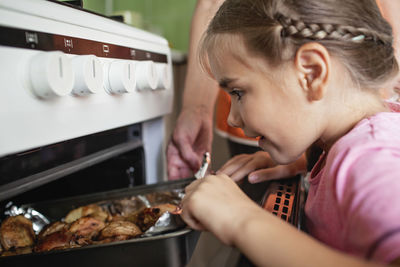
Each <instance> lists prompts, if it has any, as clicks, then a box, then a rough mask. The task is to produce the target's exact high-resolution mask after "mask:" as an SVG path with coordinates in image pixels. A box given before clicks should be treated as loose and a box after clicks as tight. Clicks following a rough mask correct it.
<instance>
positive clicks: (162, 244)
mask: <svg viewBox="0 0 400 267" xmlns="http://www.w3.org/2000/svg"><path fill="white" fill-rule="evenodd" d="M192 181H193V178H188V179H183V180H178V181H169V182H162V183H157V184H152V185H143V186H137V187H133V188H126V189H119V190H113V191H107V192H101V193H95V194H90V195H84V196H78V197H71V198H66V199H60V200H54V201H49V202H41V203H32V204H26V205H23V206H26V207H32V208H33V209H35V210H37V211H39V212H40V213H42V214H44V215H46V216H47V217H48V218H49V219H50V220H60V219H61V218H62V217H64V216H65V215H66V214H67V213H68V211H70V210H72V209H74V208H77V207H80V206H83V205H87V204H91V203H96V202H99V201H104V200H115V199H121V198H124V197H130V196H134V195H140V194H147V193H152V192H162V191H168V190H173V189H180V188H184V187H185V186H186V185H188V184H189V183H190V182H192ZM199 234H200V233H199V232H198V231H194V230H192V229H190V228H187V227H184V228H182V229H178V230H175V231H173V232H168V233H163V234H159V235H155V236H150V237H140V238H134V239H130V240H125V241H118V242H112V243H106V244H97V245H88V246H85V247H79V248H71V249H65V250H54V251H48V252H42V253H31V254H24V255H16V256H7V257H0V266H28V265H30V266H57V267H60V266H74V267H79V266H82V267H83V266H85V267H87V266H121V267H123V266H185V265H186V264H187V263H188V262H189V260H190V257H191V255H192V252H193V250H194V247H195V245H196V242H197V239H198V237H199Z"/></svg>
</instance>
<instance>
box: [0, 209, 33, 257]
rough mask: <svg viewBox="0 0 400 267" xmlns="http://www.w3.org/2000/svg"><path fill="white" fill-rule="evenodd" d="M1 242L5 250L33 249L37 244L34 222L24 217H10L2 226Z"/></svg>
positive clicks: (0, 229) (0, 230) (0, 227)
mask: <svg viewBox="0 0 400 267" xmlns="http://www.w3.org/2000/svg"><path fill="white" fill-rule="evenodd" d="M0 242H1V245H2V247H3V249H4V250H10V249H15V248H22V247H32V246H33V244H34V242H35V233H34V232H33V227H32V222H31V221H30V220H28V219H27V218H25V217H24V216H23V215H18V216H13V217H8V218H7V219H5V220H4V221H3V223H2V224H1V226H0Z"/></svg>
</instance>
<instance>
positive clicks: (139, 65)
mask: <svg viewBox="0 0 400 267" xmlns="http://www.w3.org/2000/svg"><path fill="white" fill-rule="evenodd" d="M136 79H137V84H136V86H137V89H139V90H150V89H151V90H154V89H157V84H158V74H157V70H156V66H155V63H154V62H153V61H147V60H146V61H136Z"/></svg>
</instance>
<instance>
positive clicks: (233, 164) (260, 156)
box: [217, 151, 307, 183]
mask: <svg viewBox="0 0 400 267" xmlns="http://www.w3.org/2000/svg"><path fill="white" fill-rule="evenodd" d="M306 170H307V160H306V157H305V155H304V154H303V155H302V156H301V157H300V158H299V159H298V160H297V161H295V162H293V163H291V164H288V165H277V164H276V163H275V162H274V161H273V160H272V159H271V157H270V156H269V154H268V153H267V152H265V151H258V152H256V153H254V154H240V155H237V156H235V157H233V158H231V159H230V160H228V161H227V162H226V163H225V164H224V165H223V166H222V167H221V168H220V169H219V170H218V171H217V174H219V173H224V174H226V175H228V176H230V177H231V178H232V180H234V181H236V182H238V181H240V180H242V179H243V178H245V177H246V176H248V179H249V182H250V183H259V182H263V181H267V180H274V179H279V178H286V177H290V176H294V175H296V174H299V173H302V172H306Z"/></svg>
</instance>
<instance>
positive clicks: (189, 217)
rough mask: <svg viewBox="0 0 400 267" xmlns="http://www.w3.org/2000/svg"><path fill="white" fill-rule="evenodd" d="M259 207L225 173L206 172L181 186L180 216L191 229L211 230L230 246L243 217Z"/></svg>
mask: <svg viewBox="0 0 400 267" xmlns="http://www.w3.org/2000/svg"><path fill="white" fill-rule="evenodd" d="M260 211H261V212H263V210H262V209H261V208H260V207H259V206H257V204H256V203H255V202H253V201H252V200H251V199H250V198H248V197H247V196H246V195H245V193H244V192H243V191H242V190H241V189H240V188H239V187H238V185H237V184H236V183H235V182H234V181H233V180H232V179H231V178H230V177H228V176H227V175H225V174H219V175H209V176H206V177H204V178H202V179H199V180H196V181H194V182H193V183H191V184H190V185H189V186H187V187H186V188H185V197H184V198H183V200H182V214H181V216H182V219H183V220H184V221H185V222H186V223H187V224H188V225H189V226H190V227H191V228H193V229H196V230H206V231H210V232H212V233H214V234H215V235H216V237H217V238H218V239H220V240H221V241H222V242H224V243H225V244H227V245H232V244H233V240H234V235H237V234H238V231H237V229H240V226H241V223H242V222H245V221H246V218H247V217H246V216H254V214H257V212H260Z"/></svg>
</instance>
